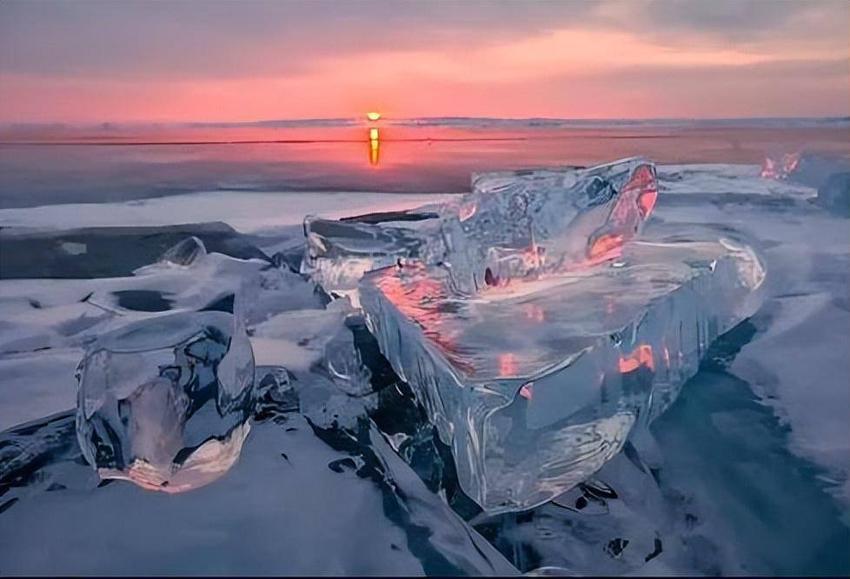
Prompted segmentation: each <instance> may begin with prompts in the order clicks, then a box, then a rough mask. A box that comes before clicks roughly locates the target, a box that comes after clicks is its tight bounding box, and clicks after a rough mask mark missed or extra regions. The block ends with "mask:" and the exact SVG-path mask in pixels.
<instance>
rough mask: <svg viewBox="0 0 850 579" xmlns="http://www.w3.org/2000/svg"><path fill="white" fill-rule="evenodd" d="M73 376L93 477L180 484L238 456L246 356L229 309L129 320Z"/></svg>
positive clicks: (250, 377) (213, 475)
mask: <svg viewBox="0 0 850 579" xmlns="http://www.w3.org/2000/svg"><path fill="white" fill-rule="evenodd" d="M78 377H79V383H80V384H79V392H78V400H77V438H78V440H79V443H80V448H81V449H82V452H83V456H84V457H85V459H86V460H87V461H88V462H89V464H91V465H92V466H93V467H94V468H95V469H96V470H97V472H98V474H99V475H100V476H101V478H105V479H111V478H116V479H126V480H130V481H132V482H134V483H136V484H137V485H139V486H141V487H143V488H146V489H150V490H159V491H165V492H170V493H173V492H181V491H185V490H189V489H193V488H196V487H199V486H203V485H205V484H208V483H210V482H212V481H214V480H215V479H217V478H218V477H220V476H221V475H223V474H224V473H225V472H227V470H228V469H229V468H230V467H231V466H232V465H233V464H234V463H235V462H236V460H237V459H238V457H239V453H240V451H241V448H242V443H243V441H244V439H245V437H246V435H247V434H248V430H249V423H248V419H249V417H250V416H251V414H252V412H253V410H254V401H255V394H254V355H253V351H252V349H251V343H250V342H249V340H248V336H247V334H246V332H245V328H244V326H243V325H242V323H241V321H240V320H238V319H237V318H236V317H234V316H233V315H231V314H229V313H226V312H219V311H202V312H183V313H177V314H169V315H164V316H159V317H156V318H152V319H149V320H143V321H139V322H134V323H131V324H128V325H126V326H123V327H122V328H120V329H118V330H115V331H113V332H110V333H107V334H104V335H103V336H101V337H99V338H98V339H97V341H96V342H95V343H94V344H92V345H91V347H90V348H89V349H88V351H87V353H86V356H85V358H84V359H83V361H82V362H81V363H80V367H79V371H78Z"/></svg>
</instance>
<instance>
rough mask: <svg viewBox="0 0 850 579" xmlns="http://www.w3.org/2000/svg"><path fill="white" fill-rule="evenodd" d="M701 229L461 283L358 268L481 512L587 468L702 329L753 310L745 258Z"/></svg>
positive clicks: (752, 268) (387, 350) (387, 339)
mask: <svg viewBox="0 0 850 579" xmlns="http://www.w3.org/2000/svg"><path fill="white" fill-rule="evenodd" d="M646 170H647V171H649V169H646ZM636 171H643V170H642V169H637V170H632V171H630V173H631V174H632V175H634V174H635V172H636ZM624 181H625V182H626V183H629V182H630V181H631V178H630V179H628V180H625V179H624ZM623 190H626V191H627V190H628V188H627V187H624V188H623ZM642 190H644V189H642V188H640V189H638V191H642ZM630 197H631V199H632V201H631V202H630V203H635V204H639V203H640V198H641V195H633V196H630ZM614 207H616V204H615V205H614ZM635 211H639V209H635ZM497 215H498V213H497ZM482 217H483V216H482ZM501 218H502V217H501V216H499V219H501ZM493 219H495V217H494V218H493ZM546 219H553V218H552V217H549V216H547V217H546ZM612 222H613V223H614V224H617V223H621V222H625V223H627V225H626V227H625V228H624V229H621V231H624V236H625V233H629V232H630V231H632V229H633V227H634V226H633V225H632V224H631V223H633V222H629V221H628V220H624V221H620V220H618V219H616V218H615V219H610V218H609V219H607V220H606V221H603V222H601V224H600V225H599V227H602V228H607V227H609V225H610V224H611V223H612ZM596 223H599V222H594V225H596ZM499 224H501V221H500V222H499ZM538 226H540V227H541V228H542V223H540V224H535V225H531V224H529V227H528V228H523V229H517V230H515V231H516V237H515V238H516V239H518V240H520V241H521V240H522V239H523V238H522V236H523V235H524V234H525V231H528V230H529V229H530V230H534V228H535V227H538ZM590 230H591V231H599V228H598V227H597V228H595V229H594V228H591V229H590ZM615 230H616V228H615ZM478 231H479V232H480V237H488V238H490V239H492V238H493V236H499V237H500V238H502V239H504V235H505V234H504V233H501V232H500V233H493V231H492V229H491V230H487V229H485V228H484V225H483V223H482V224H481V226H480V228H478ZM606 231H609V230H607V229H606ZM708 233H709V235H705V234H704V232H703V233H700V234H697V233H695V229H694V228H690V227H686V228H672V227H670V228H668V227H663V226H661V225H658V226H656V228H655V231H652V232H651V233H650V234H649V235H647V236H646V238H645V239H642V240H641V241H633V242H631V243H627V244H623V245H619V246H616V248H615V249H616V253H615V254H616V260H614V261H604V262H598V261H594V260H592V259H591V260H589V261H588V263H587V264H586V265H583V266H581V267H579V266H578V265H574V266H573V267H571V268H566V269H564V268H560V267H555V268H552V269H547V268H542V273H541V271H540V270H538V271H537V272H535V276H534V277H533V278H532V277H529V276H525V277H521V278H515V279H513V280H512V281H511V283H509V284H507V285H503V284H497V285H495V286H493V287H489V288H487V289H486V291H482V292H477V293H475V294H473V295H472V296H470V295H469V293H467V292H466V291H464V289H463V288H460V289H459V288H458V286H457V284H456V283H454V282H455V280H454V279H452V273H451V272H450V267H449V266H446V265H428V264H425V263H422V262H419V261H411V262H409V263H406V264H404V265H403V266H402V267H387V268H384V269H381V270H377V271H374V272H371V273H369V274H367V275H366V277H365V278H364V280H363V281H362V282H361V286H360V291H361V300H362V305H363V308H364V311H365V312H366V314H367V318H368V321H369V324H370V328H371V329H372V331H373V333H374V334H375V335H376V337H377V339H378V342H379V345H380V349H381V351H382V352H383V353H384V355H385V356H386V357H387V358H388V360H389V361H390V363H391V364H392V366H393V368H394V369H395V371H396V372H397V373H398V374H399V376H400V377H401V378H403V379H405V380H406V381H408V382H409V383H410V384H411V385H412V386H413V387H414V389H415V390H416V394H417V396H418V397H419V398H420V400H421V402H422V403H423V405H424V406H425V407H426V409H427V411H428V414H429V416H430V419H431V421H432V422H433V423H434V424H435V425H436V426H437V429H438V431H439V434H440V437H441V439H442V440H443V441H444V442H445V443H446V444H449V445H451V447H452V452H453V454H454V457H455V461H456V463H457V471H458V478H459V482H460V484H461V487H462V488H463V489H464V491H465V492H466V493H467V494H468V495H469V496H470V497H471V498H472V499H473V500H475V501H476V502H477V503H478V504H479V505H481V506H482V507H483V508H484V509H485V510H486V511H488V512H492V513H496V512H502V511H511V510H522V509H527V508H531V507H534V506H535V505H539V504H541V503H543V502H545V501H548V500H550V499H552V498H554V497H555V496H557V495H558V494H560V493H562V492H564V491H566V490H567V489H569V488H571V487H573V486H574V485H575V484H577V483H579V482H581V481H583V480H585V479H587V478H588V477H589V476H591V475H592V474H593V473H594V472H596V471H597V470H598V469H599V468H601V467H602V466H603V465H604V464H605V462H606V461H607V460H609V459H610V458H611V457H612V456H614V455H615V454H616V453H617V452H618V451H619V450H620V449H621V448H622V446H623V444H624V442H625V441H626V438H627V436H628V435H629V433H630V431H631V429H632V427H633V426H634V425H635V424H636V423H637V422H638V421H641V423H646V422H648V421H649V420H651V419H652V418H653V417H655V416H656V415H657V414H659V413H660V412H661V411H663V410H664V409H665V408H666V407H667V406H668V405H669V404H670V403H671V402H672V401H673V399H674V398H675V396H676V395H677V393H678V390H679V388H680V387H681V385H682V383H683V382H684V381H685V380H687V379H688V378H689V377H690V376H692V375H693V374H694V373H695V372H696V370H697V367H698V365H699V360H700V358H701V357H702V355H703V354H704V352H705V351H706V348H707V347H708V345H709V344H710V343H711V341H712V340H713V339H714V338H715V337H717V336H718V335H719V334H721V333H723V332H725V331H726V330H728V329H729V328H731V327H733V326H734V325H735V324H737V323H738V322H739V321H741V320H742V319H743V318H745V317H746V316H748V315H750V314H751V313H752V312H753V311H754V310H755V309H756V308H757V306H758V304H759V299H760V294H761V292H759V291H757V290H759V288H760V287H761V286H762V282H763V280H764V276H765V270H764V267H763V265H762V262H761V260H760V258H759V257H758V256H757V255H756V254H755V252H754V251H753V250H752V249H751V248H750V247H748V246H747V245H745V244H742V243H740V242H736V241H733V240H731V239H727V238H721V239H719V240H718V237H720V236H719V235H717V231H714V235H711V233H712V232H711V231H709V232H708ZM727 235H728V233H727ZM541 237H542V236H541ZM512 239H513V238H508V241H509V242H511V243H512ZM590 247H591V246H590V245H585V251H588V250H589V248H590ZM554 249H555V251H557V250H558V248H557V247H556V248H554ZM479 255H481V254H480V253H479ZM584 255H585V256H588V255H589V254H588V253H585V254H584ZM479 271H480V269H479Z"/></svg>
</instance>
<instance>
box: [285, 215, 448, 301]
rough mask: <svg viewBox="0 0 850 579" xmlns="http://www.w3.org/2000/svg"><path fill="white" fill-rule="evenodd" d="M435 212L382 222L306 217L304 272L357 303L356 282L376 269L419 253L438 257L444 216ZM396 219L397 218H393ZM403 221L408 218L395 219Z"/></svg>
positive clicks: (440, 252)
mask: <svg viewBox="0 0 850 579" xmlns="http://www.w3.org/2000/svg"><path fill="white" fill-rule="evenodd" d="M436 217H437V214H436V213H430V212H427V211H425V212H423V213H421V214H416V215H407V216H402V215H393V216H391V217H390V218H389V219H390V220H389V221H386V222H384V223H383V224H381V225H378V224H377V223H372V222H358V221H353V220H352V221H335V220H330V219H321V218H318V217H314V216H308V217H307V218H306V219H305V220H304V236H305V238H306V249H305V252H304V258H303V260H302V262H301V273H303V274H307V275H309V276H310V278H311V279H313V280H314V281H315V282H317V283H319V284H320V285H321V286H322V287H323V288H324V289H325V291H328V292H334V293H337V294H339V295H348V296H350V297H351V298H352V301H353V302H354V303H355V305H356V303H357V291H356V290H357V284H358V283H359V282H360V279H361V278H362V277H363V274H364V273H366V272H367V271H371V270H373V269H379V268H381V267H385V266H387V265H392V264H395V263H397V262H398V261H399V260H401V259H405V258H410V257H416V258H428V259H439V257H441V256H442V255H444V254H445V250H444V249H443V248H442V247H441V246H439V245H438V244H439V240H440V238H439V236H438V235H434V234H435V233H436V232H437V231H439V220H438V219H436ZM393 218H395V220H393ZM399 219H403V221H396V220H399Z"/></svg>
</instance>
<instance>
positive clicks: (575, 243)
mask: <svg viewBox="0 0 850 579" xmlns="http://www.w3.org/2000/svg"><path fill="white" fill-rule="evenodd" d="M657 194H658V191H657V183H656V178H655V166H654V165H653V164H652V163H650V162H649V161H647V160H646V159H643V158H640V157H635V158H631V159H625V160H622V161H616V162H614V163H610V164H607V165H600V166H598V167H593V168H591V169H583V170H565V171H560V172H556V171H543V172H538V171H530V172H517V173H513V174H508V175H506V174H504V173H496V174H491V175H478V176H474V177H473V192H472V193H471V194H470V195H468V196H467V197H465V198H464V199H463V201H462V202H461V204H460V207H459V208H458V211H457V215H456V218H454V219H453V218H447V219H446V220H445V221H446V225H445V226H444V229H445V231H446V233H445V236H446V237H447V242H446V245H447V247H448V254H447V255H446V256H445V257H444V260H445V261H446V262H448V264H449V265H450V268H449V271H450V272H451V273H450V274H451V277H452V281H453V283H455V284H456V285H457V287H458V289H459V290H460V291H464V292H468V293H475V292H477V291H479V290H481V289H482V288H485V287H487V286H502V285H505V284H507V283H508V282H509V281H510V280H511V279H517V278H528V277H534V276H538V275H541V274H545V273H547V272H554V271H565V270H567V269H570V268H573V267H582V266H584V265H587V264H588V263H593V262H598V261H604V260H606V259H610V258H612V257H615V256H616V255H617V254H618V253H619V251H620V248H621V247H622V245H623V244H624V243H626V242H628V241H629V240H630V239H632V238H633V237H635V236H636V235H637V234H638V233H639V231H640V228H641V226H642V224H643V222H644V221H645V220H646V218H647V217H648V216H649V214H650V213H651V211H652V209H653V207H654V206H655V200H656V197H657Z"/></svg>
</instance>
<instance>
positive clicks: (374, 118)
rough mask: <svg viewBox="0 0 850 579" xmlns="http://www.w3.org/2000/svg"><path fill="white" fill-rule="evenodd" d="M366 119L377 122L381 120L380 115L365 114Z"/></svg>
mask: <svg viewBox="0 0 850 579" xmlns="http://www.w3.org/2000/svg"><path fill="white" fill-rule="evenodd" d="M366 118H367V119H369V120H370V121H377V120H380V119H381V113H366Z"/></svg>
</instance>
